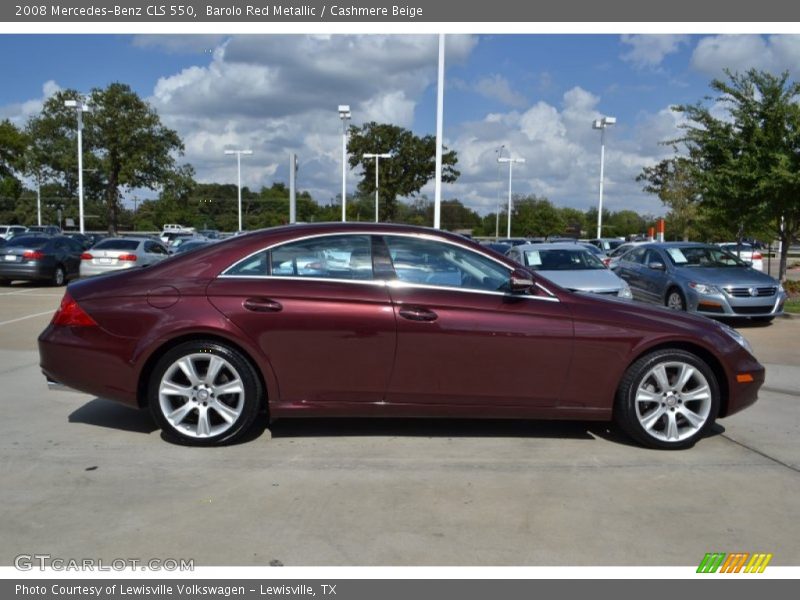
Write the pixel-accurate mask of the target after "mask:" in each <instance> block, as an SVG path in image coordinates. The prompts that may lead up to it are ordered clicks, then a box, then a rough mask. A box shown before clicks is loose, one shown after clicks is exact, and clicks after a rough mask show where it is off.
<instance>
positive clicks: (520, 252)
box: [506, 242, 633, 300]
mask: <svg viewBox="0 0 800 600" xmlns="http://www.w3.org/2000/svg"><path fill="white" fill-rule="evenodd" d="M506 256H508V257H509V258H511V259H512V260H515V261H517V262H518V263H519V264H521V265H523V266H525V267H527V268H528V269H531V270H533V271H536V272H537V273H538V274H539V275H541V276H542V277H546V278H547V279H549V280H550V281H552V282H553V283H556V284H558V285H560V286H561V287H563V288H566V289H568V290H572V291H573V292H585V293H592V294H600V295H604V296H616V297H618V298H625V299H627V300H630V299H631V298H632V297H633V296H632V295H631V289H630V287H628V284H627V283H626V282H625V281H623V280H622V279H620V278H619V277H618V276H617V275H616V274H615V273H613V272H612V271H611V270H610V269H609V268H608V267H606V266H605V265H604V264H603V261H601V260H600V259H599V258H597V256H595V254H594V253H592V252H591V251H589V250H587V249H586V248H584V247H583V244H575V243H568V242H565V243H559V242H555V243H552V244H523V245H521V246H514V247H513V248H511V250H509V251H508V252H507V253H506Z"/></svg>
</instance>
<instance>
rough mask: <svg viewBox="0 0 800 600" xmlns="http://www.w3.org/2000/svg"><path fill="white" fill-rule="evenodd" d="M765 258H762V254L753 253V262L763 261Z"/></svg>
mask: <svg viewBox="0 0 800 600" xmlns="http://www.w3.org/2000/svg"><path fill="white" fill-rule="evenodd" d="M763 259H764V257H763V256H761V252H753V258H752V259H751V260H763Z"/></svg>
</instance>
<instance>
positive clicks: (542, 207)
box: [511, 195, 567, 237]
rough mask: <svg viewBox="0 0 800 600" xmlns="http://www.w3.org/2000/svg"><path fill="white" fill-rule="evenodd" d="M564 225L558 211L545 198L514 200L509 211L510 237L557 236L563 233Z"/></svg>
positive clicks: (520, 198)
mask: <svg viewBox="0 0 800 600" xmlns="http://www.w3.org/2000/svg"><path fill="white" fill-rule="evenodd" d="M566 225H567V223H566V221H565V219H564V217H563V216H562V214H561V212H560V211H559V209H557V208H556V207H555V206H553V203H552V202H550V200H548V199H547V198H538V197H537V196H535V195H531V196H527V197H518V198H515V199H514V205H513V208H512V210H511V235H514V236H520V235H522V236H536V237H545V236H559V235H562V234H563V233H564V229H566Z"/></svg>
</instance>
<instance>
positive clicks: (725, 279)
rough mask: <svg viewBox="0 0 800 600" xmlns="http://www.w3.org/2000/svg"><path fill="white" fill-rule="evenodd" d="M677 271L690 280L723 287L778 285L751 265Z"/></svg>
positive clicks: (678, 269) (684, 268) (681, 268)
mask: <svg viewBox="0 0 800 600" xmlns="http://www.w3.org/2000/svg"><path fill="white" fill-rule="evenodd" d="M675 271H676V273H677V274H678V275H680V276H681V277H682V278H685V279H688V280H690V281H696V282H697V283H709V284H712V285H717V286H723V287H725V286H733V287H742V286H748V285H759V286H767V285H774V286H776V287H777V285H778V282H777V281H776V280H775V279H773V278H772V277H770V276H769V275H767V274H766V273H762V272H761V271H756V270H755V269H751V268H750V267H676V268H675Z"/></svg>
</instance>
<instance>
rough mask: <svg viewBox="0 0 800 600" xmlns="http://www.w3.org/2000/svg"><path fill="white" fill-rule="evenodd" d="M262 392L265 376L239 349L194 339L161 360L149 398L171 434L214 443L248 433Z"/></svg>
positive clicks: (199, 443) (194, 442) (185, 440)
mask: <svg viewBox="0 0 800 600" xmlns="http://www.w3.org/2000/svg"><path fill="white" fill-rule="evenodd" d="M261 394H262V389H261V383H260V380H259V378H258V376H257V375H256V372H255V370H254V369H253V367H252V365H251V364H250V362H249V361H248V360H247V359H246V358H245V357H244V356H242V354H241V353H240V352H238V351H237V350H235V349H233V348H231V347H229V346H226V345H223V344H219V343H216V342H210V341H192V342H187V343H185V344H181V345H179V346H176V347H175V348H173V349H172V350H170V351H168V352H167V353H166V354H165V355H164V356H163V357H161V359H160V360H159V361H158V363H157V365H156V367H155V369H154V371H153V374H152V377H151V379H150V384H149V388H148V401H149V405H150V410H151V412H152V414H153V417H154V419H155V420H156V422H157V423H158V425H159V426H160V427H161V429H162V430H163V431H164V434H165V435H166V437H168V438H170V439H171V440H173V441H177V442H180V443H185V444H190V445H195V446H213V445H219V444H226V443H231V442H234V441H236V440H237V439H239V438H241V437H242V436H243V435H245V434H246V433H247V431H248V430H249V429H250V427H251V426H252V425H253V423H254V421H255V419H256V416H257V415H258V409H259V406H260V404H261Z"/></svg>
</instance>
